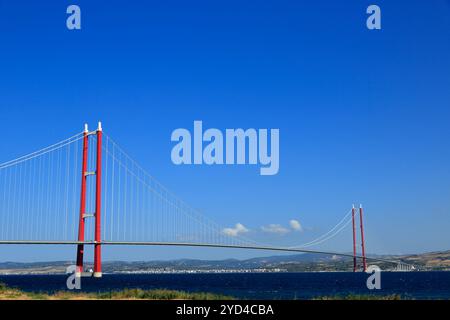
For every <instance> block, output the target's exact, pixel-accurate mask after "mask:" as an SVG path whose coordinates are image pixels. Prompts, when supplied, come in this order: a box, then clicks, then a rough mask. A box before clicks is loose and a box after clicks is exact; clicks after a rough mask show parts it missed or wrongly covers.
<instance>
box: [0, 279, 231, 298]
mask: <svg viewBox="0 0 450 320" xmlns="http://www.w3.org/2000/svg"><path fill="white" fill-rule="evenodd" d="M0 300H232V297H229V296H224V295H218V294H212V293H190V292H184V291H174V290H164V289H155V290H142V289H124V290H121V291H111V292H101V293H85V292H68V291H58V292H55V293H51V294H49V293H41V292H25V291H22V290H19V289H15V288H9V287H7V286H6V285H4V284H2V283H0Z"/></svg>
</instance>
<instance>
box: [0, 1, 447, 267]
mask: <svg viewBox="0 0 450 320" xmlns="http://www.w3.org/2000/svg"><path fill="white" fill-rule="evenodd" d="M372 3H375V4H378V5H379V6H380V7H381V10H382V30H381V31H369V30H367V28H366V27H365V20H366V17H367V15H366V14H365V10H366V8H367V6H368V5H370V4H372ZM70 4H78V5H79V6H80V7H81V10H82V30H81V31H69V30H67V29H66V26H65V22H66V21H65V20H66V17H67V14H66V8H67V6H68V5H70ZM0 37H1V41H0V114H1V117H0V121H1V122H0V123H1V126H2V131H3V135H2V139H0V150H2V151H1V152H0V162H4V161H7V160H9V159H12V158H15V157H16V156H19V155H22V154H25V153H28V152H30V151H32V150H34V149H37V148H40V147H43V146H46V145H48V144H51V143H53V142H56V141H58V140H61V139H62V138H65V137H68V136H70V135H71V134H73V133H77V132H79V131H81V130H82V126H83V124H84V123H85V122H89V123H91V124H92V125H94V124H95V122H96V121H97V120H102V121H103V124H104V130H105V131H107V132H108V134H109V135H110V136H111V137H113V138H114V139H115V140H116V141H118V142H119V143H120V144H121V145H122V146H123V147H125V148H126V149H127V150H128V152H129V153H130V154H132V155H133V156H134V158H135V159H137V160H138V161H139V162H140V163H141V164H142V165H143V166H144V167H145V168H147V169H148V171H149V172H150V173H152V174H153V175H154V176H156V177H157V178H158V179H159V180H160V181H162V182H163V183H164V184H165V185H166V186H167V187H168V188H169V189H171V190H172V191H173V192H175V193H176V194H178V195H179V196H180V197H181V198H183V199H185V200H186V201H187V202H188V203H190V204H191V205H192V206H194V207H196V208H199V209H201V210H202V211H203V212H205V213H206V214H207V215H209V216H210V217H211V218H212V219H214V220H216V221H218V222H219V223H220V224H222V225H224V226H233V225H234V224H236V223H238V222H240V223H242V224H244V225H245V226H246V227H248V228H249V229H252V230H259V229H260V227H261V226H264V225H269V224H282V225H287V224H288V222H289V220H290V219H298V220H299V221H300V222H301V223H302V225H303V226H304V227H305V229H306V230H305V232H304V233H302V234H295V235H293V234H291V235H287V236H285V237H286V239H284V240H283V241H285V242H286V243H301V242H304V241H306V240H308V239H311V238H314V237H315V236H317V235H320V234H321V233H323V232H324V231H326V230H328V229H329V228H330V227H332V226H333V225H334V224H335V223H336V222H337V221H338V220H339V219H340V218H341V217H342V216H343V215H344V214H345V213H346V212H347V211H348V209H349V208H350V206H351V204H352V203H357V204H359V203H363V204H364V206H365V208H366V212H367V214H366V217H367V221H366V224H367V226H366V228H367V247H368V251H369V252H373V253H404V252H421V251H431V250H440V249H449V243H450V232H449V230H450V197H449V193H450V148H449V138H450V58H449V57H450V1H448V0H435V1H419V0H415V1H378V0H377V1H374V2H369V1H324V0H320V1H279V0H277V1H234V0H232V1H230V0H227V1H163V2H151V1H145V2H144V1H137V0H130V1H82V0H76V1H71V2H69V1H58V2H56V1H33V2H31V1H27V2H25V1H0ZM194 120H203V122H204V126H206V127H215V128H221V129H225V128H239V127H241V128H279V129H280V136H281V146H280V148H281V154H280V173H279V174H278V175H277V176H273V177H262V176H260V175H259V174H258V169H257V168H256V167H218V166H213V167H206V166H200V167H194V166H192V167H188V166H181V167H177V166H174V165H173V164H172V162H171V159H170V151H171V148H172V146H173V145H172V143H171V142H170V135H171V132H172V131H173V130H174V129H176V128H180V127H186V128H191V127H192V123H193V121H194ZM294 237H295V238H294ZM266 240H267V241H272V240H273V241H278V240H277V239H273V236H270V237H269V236H268V239H266ZM325 248H326V249H333V250H336V251H350V250H351V234H350V232H348V234H346V235H344V236H342V237H339V238H338V239H336V241H334V242H333V243H331V244H330V245H328V246H326V247H325ZM74 253H75V252H74V250H71V249H69V248H63V249H52V250H50V249H49V248H39V250H35V249H33V250H31V249H30V248H5V247H1V248H0V261H4V260H35V259H37V260H50V259H73V258H74ZM251 254H252V255H255V253H251ZM249 255H250V253H241V252H227V251H217V250H216V251H213V250H212V251H210V250H208V251H203V252H199V251H198V250H188V249H183V250H181V249H165V250H163V249H144V250H143V249H134V248H133V249H127V252H124V250H122V251H121V252H118V250H115V251H113V250H112V249H106V250H105V259H123V258H128V259H134V260H140V259H142V260H143V259H157V258H176V257H195V258H210V257H211V258H220V257H228V256H235V257H244V256H249Z"/></svg>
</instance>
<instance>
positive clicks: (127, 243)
mask: <svg viewBox="0 0 450 320" xmlns="http://www.w3.org/2000/svg"><path fill="white" fill-rule="evenodd" d="M2 244H4V245H17V244H20V245H79V244H83V245H95V244H101V245H113V246H169V247H191V248H192V247H200V248H219V249H220V248H223V249H245V250H258V251H278V252H291V253H311V254H325V255H335V256H340V257H347V258H353V255H352V254H348V253H339V252H331V251H319V250H308V249H297V248H283V247H265V246H250V245H248V246H247V245H245V246H244V245H222V244H208V243H184V242H146V241H102V242H96V241H58V240H54V241H51V240H50V241H36V240H0V245H2ZM356 258H358V259H362V258H363V257H362V256H356ZM366 259H367V260H371V261H379V262H386V263H392V264H399V263H401V264H405V265H408V264H407V263H404V262H402V261H395V260H387V259H382V258H377V257H366Z"/></svg>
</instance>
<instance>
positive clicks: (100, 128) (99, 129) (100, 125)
mask: <svg viewBox="0 0 450 320" xmlns="http://www.w3.org/2000/svg"><path fill="white" fill-rule="evenodd" d="M97 130H98V131H102V123H101V121H99V122H98V129H97Z"/></svg>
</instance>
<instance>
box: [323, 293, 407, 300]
mask: <svg viewBox="0 0 450 320" xmlns="http://www.w3.org/2000/svg"><path fill="white" fill-rule="evenodd" d="M314 300H405V298H404V297H402V296H401V295H399V294H392V295H386V296H378V295H356V294H351V295H347V296H339V295H337V296H329V297H327V296H325V297H318V298H315V299H314Z"/></svg>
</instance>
